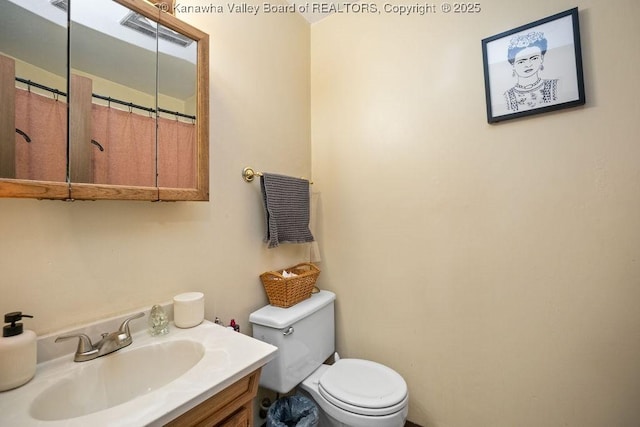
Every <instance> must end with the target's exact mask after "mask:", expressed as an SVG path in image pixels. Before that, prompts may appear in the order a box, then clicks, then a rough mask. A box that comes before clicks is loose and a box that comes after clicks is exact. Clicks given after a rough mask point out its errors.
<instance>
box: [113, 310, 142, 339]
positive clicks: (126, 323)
mask: <svg viewBox="0 0 640 427" xmlns="http://www.w3.org/2000/svg"><path fill="white" fill-rule="evenodd" d="M141 317H144V313H143V312H140V313H137V314H134V315H133V316H130V317H127V318H126V319H124V322H122V325H120V328H119V330H118V331H119V332H120V333H124V334H127V336H131V331H130V330H129V322H130V321H131V320H134V319H139V318H141Z"/></svg>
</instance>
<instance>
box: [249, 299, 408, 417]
mask: <svg viewBox="0 0 640 427" xmlns="http://www.w3.org/2000/svg"><path fill="white" fill-rule="evenodd" d="M335 299H336V296H335V294H334V293H332V292H329V291H320V292H318V293H316V294H313V295H312V296H311V298H309V299H306V300H304V301H302V302H300V303H298V304H296V305H294V306H292V307H289V308H280V307H275V306H272V305H267V306H265V307H262V308H261V309H259V310H257V311H255V312H253V313H251V315H250V316H249V322H251V324H252V326H253V337H254V338H256V339H259V340H261V341H264V342H267V343H269V344H272V345H275V346H276V347H278V353H277V355H276V357H275V359H273V360H272V361H271V362H269V363H268V364H267V365H265V366H264V367H263V368H262V374H261V376H260V385H261V386H262V387H265V388H268V389H270V390H273V391H276V392H278V393H289V392H290V391H291V390H293V389H294V388H295V387H298V391H300V392H301V393H302V394H303V395H306V396H307V397H309V398H311V399H312V400H313V401H314V402H315V403H316V404H317V406H318V408H319V409H320V424H319V425H320V427H335V426H337V427H402V426H404V423H405V420H406V418H407V413H408V410H409V407H408V406H409V405H408V402H409V394H408V391H407V384H406V382H405V381H404V379H403V378H402V377H401V376H400V374H398V373H397V372H396V371H394V370H393V369H391V368H389V367H387V366H385V365H382V364H380V363H376V362H373V361H370V360H362V359H339V358H337V360H336V361H335V363H334V364H332V365H326V364H324V361H325V360H327V359H328V358H329V357H330V356H331V355H332V354H334V351H335V323H334V302H335Z"/></svg>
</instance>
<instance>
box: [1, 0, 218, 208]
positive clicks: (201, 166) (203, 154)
mask: <svg viewBox="0 0 640 427" xmlns="http://www.w3.org/2000/svg"><path fill="white" fill-rule="evenodd" d="M115 1H116V2H117V3H119V4H121V5H123V6H125V7H127V8H129V9H131V10H133V11H135V12H138V13H140V14H142V15H144V16H146V17H147V18H149V19H151V20H153V21H155V22H157V23H158V24H160V25H163V26H165V27H167V28H170V29H171V30H173V31H176V32H178V33H180V34H183V35H185V36H187V37H189V38H190V39H192V40H195V41H196V42H197V43H198V51H197V77H196V81H197V84H198V93H197V101H196V117H197V120H196V151H197V153H196V164H197V169H196V171H197V177H196V188H164V187H136V186H126V185H106V184H86V183H75V182H52V181H32V180H26V179H8V178H0V198H29V199H58V200H146V201H181V200H183V201H208V200H209V35H208V34H206V33H204V32H202V31H200V30H198V29H197V28H195V27H193V26H191V25H189V24H187V23H185V22H182V21H181V20H180V19H178V18H176V17H175V16H173V15H170V14H169V13H166V12H164V11H162V10H161V9H160V8H156V7H155V6H153V5H151V4H150V3H147V2H146V1H144V0H115ZM69 151H70V150H69Z"/></svg>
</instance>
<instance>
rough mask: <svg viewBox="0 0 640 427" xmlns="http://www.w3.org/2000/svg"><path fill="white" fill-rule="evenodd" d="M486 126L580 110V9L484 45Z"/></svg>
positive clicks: (544, 19) (582, 101)
mask: <svg viewBox="0 0 640 427" xmlns="http://www.w3.org/2000/svg"><path fill="white" fill-rule="evenodd" d="M482 61H483V66H484V86H485V95H486V103H487V121H488V122H489V123H496V122H500V121H503V120H510V119H515V118H519V117H525V116H530V115H533V114H539V113H546V112H549V111H555V110H560V109H564V108H570V107H575V106H578V105H584V103H585V95H584V76H583V72H582V48H581V45H580V24H579V19H578V8H577V7H576V8H573V9H569V10H566V11H564V12H560V13H557V14H555V15H552V16H549V17H547V18H543V19H540V20H537V21H535V22H532V23H530V24H526V25H522V26H520V27H517V28H514V29H512V30H509V31H505V32H503V33H500V34H497V35H495V36H492V37H488V38H485V39H483V40H482Z"/></svg>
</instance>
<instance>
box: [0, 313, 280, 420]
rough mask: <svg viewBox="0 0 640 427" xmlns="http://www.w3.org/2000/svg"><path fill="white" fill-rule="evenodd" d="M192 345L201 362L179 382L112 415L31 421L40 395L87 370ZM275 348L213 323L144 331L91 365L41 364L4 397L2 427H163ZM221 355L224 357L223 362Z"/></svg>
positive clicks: (66, 359)
mask: <svg viewBox="0 0 640 427" xmlns="http://www.w3.org/2000/svg"><path fill="white" fill-rule="evenodd" d="M184 339H189V340H193V341H198V342H200V343H201V344H202V345H203V346H204V347H205V354H204V356H203V358H202V359H201V360H200V361H199V362H198V363H197V364H196V365H195V366H193V367H192V368H191V369H189V370H188V371H187V372H186V373H185V374H183V375H182V376H180V377H179V378H177V379H176V380H174V381H172V382H170V383H168V384H166V385H164V386H162V387H160V388H158V389H155V390H150V391H149V392H148V393H146V394H143V395H141V396H138V397H136V398H134V399H132V400H130V401H128V402H125V403H122V404H120V405H117V406H114V407H111V408H109V409H105V410H101V411H98V412H94V413H92V414H88V415H83V416H80V417H77V418H71V419H66V420H59V421H41V420H37V419H34V418H33V417H32V416H31V415H30V410H29V408H30V405H31V402H33V400H34V399H35V397H36V396H37V395H39V394H40V393H41V392H43V391H44V390H46V389H47V388H48V387H50V386H52V385H54V384H56V383H57V382H59V381H60V380H62V379H64V378H65V377H67V376H69V375H71V374H72V373H73V372H77V370H78V369H80V368H81V367H82V365H84V364H88V363H100V360H101V359H105V358H108V357H117V355H118V354H119V353H123V352H127V351H132V350H135V349H136V348H139V347H142V346H145V345H148V344H152V343H156V342H160V341H169V340H184ZM276 351H277V348H276V347H274V346H272V345H270V344H267V343H264V342H262V341H259V340H256V339H254V338H251V337H249V336H246V335H243V334H241V333H237V332H234V331H233V330H231V329H228V328H225V327H223V326H220V325H216V324H214V323H211V322H209V321H206V320H205V321H204V322H203V323H202V324H200V325H198V326H196V327H194V328H189V329H179V328H177V327H175V326H174V325H173V323H171V325H170V332H169V334H168V335H164V336H160V337H151V336H150V335H149V334H148V333H147V332H146V331H141V332H138V333H134V334H133V344H131V345H130V346H128V347H126V348H124V349H121V350H119V351H117V352H115V353H112V354H111V355H107V356H104V357H102V358H98V359H95V360H92V361H88V362H74V361H73V355H72V354H66V355H64V356H62V357H58V358H56V359H53V360H50V361H45V362H42V363H39V364H38V366H37V370H36V375H35V377H34V378H33V379H32V380H31V381H30V382H28V383H27V384H25V385H24V386H22V387H19V388H17V389H14V390H9V391H5V392H0V426H20V427H28V426H40V427H63V426H64V427H76V426H77V427H87V426H91V427H99V426H109V427H111V426H113V427H116V426H121V427H137V426H162V425H164V424H165V423H167V422H168V421H170V420H172V419H174V418H176V417H177V416H179V415H181V414H182V413H184V412H186V411H188V410H189V409H191V408H193V407H195V406H197V405H198V404H200V403H202V402H203V401H205V400H206V399H208V398H209V397H211V396H213V395H215V394H217V393H218V392H220V391H222V390H223V389H225V388H226V387H228V386H229V385H231V384H233V383H235V382H236V381H238V380H240V379H241V378H243V377H244V376H246V375H248V374H250V373H251V372H253V371H254V370H256V369H258V368H260V367H261V366H263V365H265V364H266V363H268V362H269V361H271V360H272V359H273V358H274V357H275V356H276ZM221 355H223V356H222V357H221Z"/></svg>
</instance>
